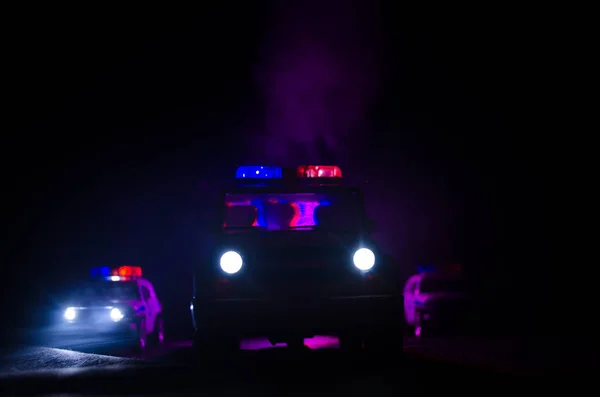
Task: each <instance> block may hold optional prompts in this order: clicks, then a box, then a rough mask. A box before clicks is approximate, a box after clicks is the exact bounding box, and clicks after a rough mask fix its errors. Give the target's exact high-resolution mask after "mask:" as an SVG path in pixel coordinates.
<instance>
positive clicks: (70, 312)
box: [64, 307, 77, 321]
mask: <svg viewBox="0 0 600 397" xmlns="http://www.w3.org/2000/svg"><path fill="white" fill-rule="evenodd" d="M64 316H65V319H66V320H68V321H73V320H75V317H77V311H76V310H75V308H74V307H67V310H65V314H64Z"/></svg>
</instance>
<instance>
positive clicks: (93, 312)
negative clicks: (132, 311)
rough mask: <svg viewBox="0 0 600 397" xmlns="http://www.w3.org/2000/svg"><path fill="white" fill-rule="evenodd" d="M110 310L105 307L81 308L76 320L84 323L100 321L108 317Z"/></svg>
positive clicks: (104, 320)
mask: <svg viewBox="0 0 600 397" xmlns="http://www.w3.org/2000/svg"><path fill="white" fill-rule="evenodd" d="M109 316H110V312H109V310H107V309H106V308H89V309H85V310H81V311H80V312H79V313H78V315H77V320H78V321H79V322H82V323H83V322H84V323H102V322H106V321H107V320H109V319H110V317H109Z"/></svg>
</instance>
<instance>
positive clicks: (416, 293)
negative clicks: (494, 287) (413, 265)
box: [404, 265, 470, 337]
mask: <svg viewBox="0 0 600 397" xmlns="http://www.w3.org/2000/svg"><path fill="white" fill-rule="evenodd" d="M469 298H470V295H469V294H468V288H467V285H466V282H465V280H464V278H463V277H462V273H461V267H460V265H454V266H444V267H436V266H431V265H429V266H419V270H418V274H415V275H413V276H411V277H410V278H409V279H408V280H407V281H406V284H405V285H404V316H405V320H406V324H407V325H408V326H409V328H410V329H411V330H413V331H414V334H415V336H418V337H420V336H424V335H425V334H429V333H433V332H443V331H447V330H448V329H449V328H450V327H456V326H459V325H461V322H464V320H465V318H464V316H465V315H466V314H468V313H467V305H468V303H469Z"/></svg>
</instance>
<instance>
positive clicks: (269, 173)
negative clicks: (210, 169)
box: [235, 165, 283, 179]
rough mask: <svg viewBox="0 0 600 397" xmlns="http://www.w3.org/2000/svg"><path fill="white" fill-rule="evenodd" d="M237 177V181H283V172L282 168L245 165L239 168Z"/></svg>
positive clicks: (236, 173)
mask: <svg viewBox="0 0 600 397" xmlns="http://www.w3.org/2000/svg"><path fill="white" fill-rule="evenodd" d="M235 177H236V179H281V178H283V172H282V169H281V167H270V166H263V165H243V166H241V167H238V169H237V171H236V172H235Z"/></svg>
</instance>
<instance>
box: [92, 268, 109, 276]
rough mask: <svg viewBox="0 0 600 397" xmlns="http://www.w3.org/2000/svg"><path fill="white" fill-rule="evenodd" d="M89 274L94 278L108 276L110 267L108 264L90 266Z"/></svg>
mask: <svg viewBox="0 0 600 397" xmlns="http://www.w3.org/2000/svg"><path fill="white" fill-rule="evenodd" d="M90 274H91V276H92V277H94V278H96V277H103V278H106V277H109V276H110V267H108V266H102V267H94V268H92V270H91V272H90Z"/></svg>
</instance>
